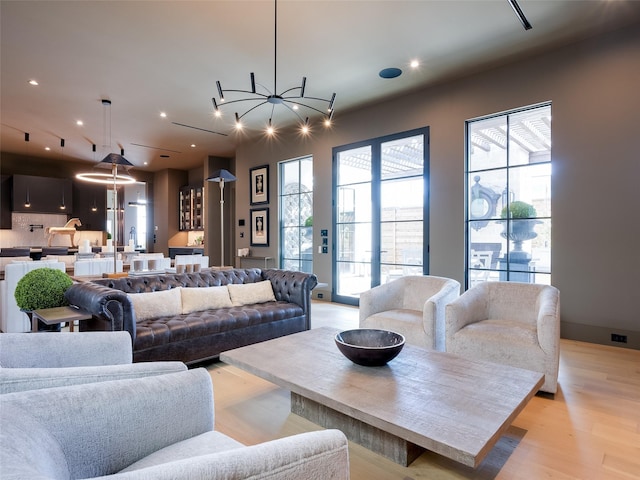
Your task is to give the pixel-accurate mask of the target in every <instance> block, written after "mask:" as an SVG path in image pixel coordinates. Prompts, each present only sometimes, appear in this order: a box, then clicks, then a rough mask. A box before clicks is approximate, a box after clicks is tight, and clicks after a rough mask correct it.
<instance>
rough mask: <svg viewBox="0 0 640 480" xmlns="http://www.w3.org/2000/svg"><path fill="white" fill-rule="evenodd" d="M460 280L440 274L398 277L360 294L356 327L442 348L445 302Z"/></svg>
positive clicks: (457, 290) (456, 291)
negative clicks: (398, 334)
mask: <svg viewBox="0 0 640 480" xmlns="http://www.w3.org/2000/svg"><path fill="white" fill-rule="evenodd" d="M458 295H460V283H458V282H457V281H455V280H453V279H451V278H444V277H435V276H429V275H424V276H420V275H413V276H406V277H400V278H398V279H397V280H394V281H392V282H389V283H384V284H382V285H378V286H377V287H374V288H372V289H371V290H368V291H366V292H363V293H362V294H360V328H379V329H383V330H392V331H394V332H397V333H400V334H402V335H404V337H405V340H406V342H407V343H409V344H411V345H416V346H419V347H423V348H430V349H436V350H440V351H443V350H444V349H445V345H444V341H445V337H444V316H445V306H446V305H447V303H449V302H451V301H453V300H454V299H455V298H457V297H458Z"/></svg>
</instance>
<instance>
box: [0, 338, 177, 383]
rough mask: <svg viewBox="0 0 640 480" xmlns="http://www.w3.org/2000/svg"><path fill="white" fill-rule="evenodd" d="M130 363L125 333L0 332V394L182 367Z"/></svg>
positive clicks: (161, 372) (162, 371)
mask: <svg viewBox="0 0 640 480" xmlns="http://www.w3.org/2000/svg"><path fill="white" fill-rule="evenodd" d="M132 361H133V353H132V347H131V336H130V335H129V332H122V331H119V332H75V333H69V332H55V333H0V393H2V394H4V393H11V392H20V391H25V390H37V389H41V388H50V387H59V386H66V385H77V384H84V383H92V382H103V381H106V380H115V379H122V378H139V377H146V376H150V375H163V374H165V373H174V372H179V371H184V370H186V369H187V367H186V365H184V364H183V363H182V362H141V363H132Z"/></svg>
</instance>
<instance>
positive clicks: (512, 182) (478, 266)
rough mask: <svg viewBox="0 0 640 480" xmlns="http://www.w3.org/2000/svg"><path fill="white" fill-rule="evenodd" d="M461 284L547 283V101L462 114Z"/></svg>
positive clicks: (548, 118)
mask: <svg viewBox="0 0 640 480" xmlns="http://www.w3.org/2000/svg"><path fill="white" fill-rule="evenodd" d="M466 139H467V173H466V177H467V178H466V180H467V215H466V225H467V228H466V232H467V286H468V287H470V286H473V285H474V284H476V283H478V282H481V281H492V280H493V281H495V280H501V281H515V282H525V283H543V284H550V282H551V105H550V104H545V105H536V106H534V107H529V108H525V109H520V110H517V111H513V112H509V113H506V114H500V115H495V116H491V117H486V118H481V119H477V120H472V121H468V122H467V125H466Z"/></svg>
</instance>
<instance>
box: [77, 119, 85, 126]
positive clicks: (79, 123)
mask: <svg viewBox="0 0 640 480" xmlns="http://www.w3.org/2000/svg"><path fill="white" fill-rule="evenodd" d="M76 125H78V126H79V127H81V126H82V125H84V122H83V121H82V120H78V121H77V122H76Z"/></svg>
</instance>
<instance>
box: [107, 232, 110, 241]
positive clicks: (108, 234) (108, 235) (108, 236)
mask: <svg viewBox="0 0 640 480" xmlns="http://www.w3.org/2000/svg"><path fill="white" fill-rule="evenodd" d="M107 240H111V234H110V233H109V232H107Z"/></svg>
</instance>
